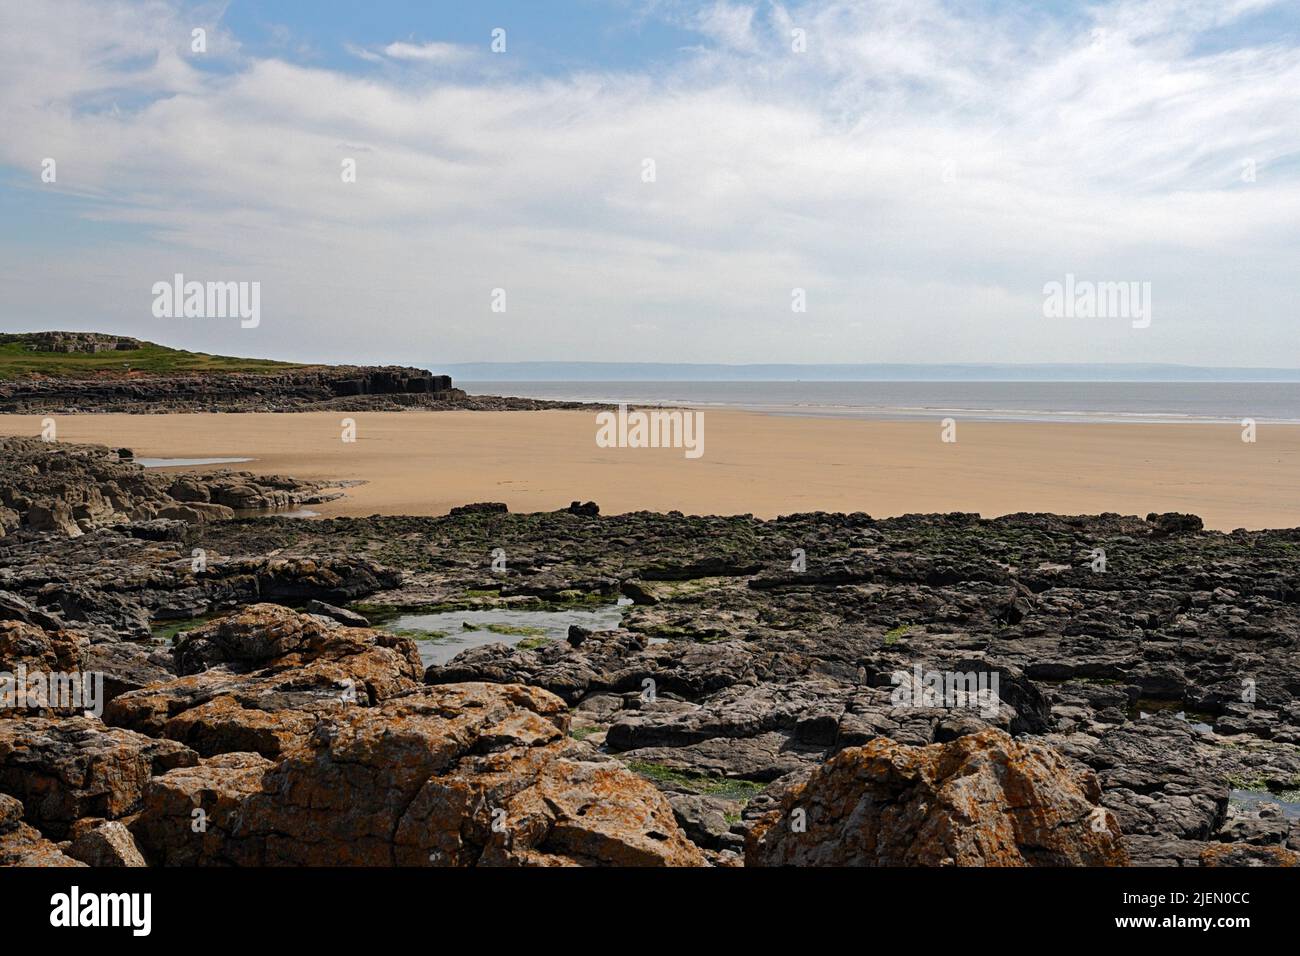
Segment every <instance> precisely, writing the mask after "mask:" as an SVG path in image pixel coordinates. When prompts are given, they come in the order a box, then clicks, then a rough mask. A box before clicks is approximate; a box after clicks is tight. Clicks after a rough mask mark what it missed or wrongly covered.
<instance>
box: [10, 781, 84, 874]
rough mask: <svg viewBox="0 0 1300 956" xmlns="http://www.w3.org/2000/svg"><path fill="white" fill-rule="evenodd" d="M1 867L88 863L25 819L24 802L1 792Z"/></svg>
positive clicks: (79, 864)
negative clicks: (60, 845) (61, 847)
mask: <svg viewBox="0 0 1300 956" xmlns="http://www.w3.org/2000/svg"><path fill="white" fill-rule="evenodd" d="M0 866H85V864H84V863H81V862H80V861H78V860H74V859H72V858H71V857H69V856H66V855H65V854H64V853H63V851H62V850H60V849H59V848H58V847H57V846H56V845H55V844H53V843H51V842H50V841H49V840H47V839H45V837H43V836H41V834H40V831H38V830H37V829H36V828H35V827H31V826H28V825H27V824H26V823H24V822H23V805H22V803H21V802H20V801H18V800H15V799H14V798H13V797H11V796H8V795H7V794H3V793H0Z"/></svg>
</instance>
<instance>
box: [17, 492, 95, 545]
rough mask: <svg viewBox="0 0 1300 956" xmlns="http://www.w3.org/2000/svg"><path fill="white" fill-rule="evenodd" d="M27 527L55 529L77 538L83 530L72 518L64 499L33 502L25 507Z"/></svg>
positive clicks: (34, 529) (41, 529) (40, 529)
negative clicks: (28, 506)
mask: <svg viewBox="0 0 1300 956" xmlns="http://www.w3.org/2000/svg"><path fill="white" fill-rule="evenodd" d="M27 527H29V528H31V529H32V530H33V531H57V532H58V533H59V534H64V535H67V536H68V537H69V538H79V537H81V536H82V535H83V534H85V532H84V531H82V530H81V528H80V527H79V526H78V525H77V522H76V521H74V520H73V517H72V509H71V508H69V507H68V503H67V502H66V501H61V500H58V499H55V500H54V501H51V502H49V503H48V504H34V505H32V506H31V507H30V508H28V509H27Z"/></svg>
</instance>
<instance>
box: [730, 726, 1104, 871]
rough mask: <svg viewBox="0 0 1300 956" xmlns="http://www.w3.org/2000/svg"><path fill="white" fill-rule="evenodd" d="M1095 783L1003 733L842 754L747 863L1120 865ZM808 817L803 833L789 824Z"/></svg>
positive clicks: (751, 843) (790, 806)
mask: <svg viewBox="0 0 1300 956" xmlns="http://www.w3.org/2000/svg"><path fill="white" fill-rule="evenodd" d="M1100 798H1101V788H1100V786H1099V785H1098V783H1097V778H1096V776H1095V775H1094V774H1092V773H1091V772H1089V771H1081V770H1079V769H1077V768H1075V767H1074V766H1073V765H1071V764H1070V763H1068V762H1067V761H1066V760H1065V759H1064V758H1062V757H1061V756H1060V755H1059V754H1057V753H1056V752H1055V751H1053V750H1052V749H1051V748H1049V747H1046V746H1043V745H1042V744H1038V743H1033V742H1022V741H1019V740H1015V739H1013V738H1012V737H1010V736H1009V735H1007V734H1006V733H1004V732H1002V731H1000V730H986V731H983V732H981V733H978V734H973V735H968V736H963V737H959V738H957V739H956V740H953V741H951V742H950V743H944V744H932V745H930V746H926V747H909V746H905V745H903V744H898V743H895V742H894V741H892V740H889V739H886V738H880V739H878V740H874V741H872V742H871V743H869V744H867V745H866V746H865V747H855V748H851V749H848V750H844V751H841V752H840V753H838V754H836V755H835V756H834V757H832V758H831V759H830V761H828V762H827V763H826V764H825V765H824V766H823V767H821V768H819V769H818V770H816V771H814V772H813V774H812V776H811V777H810V778H809V779H808V781H807V782H806V783H805V784H804V785H802V786H800V787H797V788H795V790H794V791H793V792H792V793H791V794H790V795H789V796H788V797H787V798H786V800H784V801H783V803H782V805H781V806H780V807H779V808H778V809H777V810H775V811H773V812H771V813H768V814H766V815H765V816H764V817H763V818H762V819H761V820H760V821H758V822H757V823H756V825H755V826H754V827H753V828H752V829H751V830H750V833H749V838H748V840H747V842H746V847H745V861H746V864H747V865H749V866H789V865H805V866H807V865H811V866H843V865H861V866H900V865H910V866H918V865H919V866H954V865H955V866H1118V865H1123V864H1125V863H1126V862H1127V858H1126V856H1125V852H1124V849H1123V846H1122V843H1121V838H1120V832H1119V827H1118V825H1117V824H1116V823H1115V821H1114V819H1113V818H1112V817H1111V816H1110V815H1109V814H1107V813H1106V811H1105V810H1104V809H1103V808H1102V807H1101V806H1100ZM797 810H801V811H803V814H802V818H803V820H804V821H805V822H806V832H798V829H797V828H796V827H793V826H791V822H792V820H793V814H794V812H795V811H797Z"/></svg>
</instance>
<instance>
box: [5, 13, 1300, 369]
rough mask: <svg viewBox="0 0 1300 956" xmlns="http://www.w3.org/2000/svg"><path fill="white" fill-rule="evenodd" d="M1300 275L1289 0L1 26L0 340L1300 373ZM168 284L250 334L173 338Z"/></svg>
mask: <svg viewBox="0 0 1300 956" xmlns="http://www.w3.org/2000/svg"><path fill="white" fill-rule="evenodd" d="M195 30H202V31H204V33H203V37H204V41H205V42H204V43H203V44H201V46H202V49H201V50H200V49H195V40H194V31H195ZM500 31H503V32H500ZM494 36H496V37H497V42H496V46H497V49H493V44H494ZM502 41H504V42H502ZM502 47H504V48H502ZM48 160H53V161H54V162H53V167H52V169H53V176H52V177H51V176H50V174H49V170H50V169H51V167H50V164H49V163H48V162H47V161H48ZM349 164H351V167H350V168H352V169H354V170H355V179H354V181H350V180H349V179H348V176H347V175H346V172H347V168H349ZM51 178H52V181H50V180H51ZM1298 265H1300V4H1297V3H1296V2H1294V0H1290V2H1272V0H1205V2H1202V0H1144V2H1130V0H1118V2H1099V3H1067V2H1061V0H1055V2H1050V0H1049V2H1023V3H1021V2H1007V0H962V2H944V0H853V2H846V0H810V2H804V3H774V2H767V0H764V2H754V3H747V2H742V0H716V2H715V0H709V2H686V0H643V2H637V0H604V2H597V0H569V2H565V3H559V2H556V3H545V4H543V3H537V2H535V0H520V2H508V3H505V2H500V3H498V2H476V3H473V4H465V3H451V2H446V3H443V2H430V0H422V2H416V0H410V2H382V0H372V2H368V3H353V2H334V0H329V2H310V3H309V2H288V0H269V2H260V3H256V2H247V0H230V2H226V3H220V2H199V3H193V2H171V0H142V2H130V3H127V2H115V0H43V2H30V3H8V2H7V3H4V4H3V5H0V330H3V331H24V330H32V329H69V330H98V331H109V332H116V333H122V334H127V335H134V336H137V337H140V338H145V339H149V340H151V341H156V342H162V343H164V344H168V345H174V346H177V347H183V348H188V349H196V350H203V351H211V352H219V353H223V354H235V355H256V356H266V357H274V358H283V359H293V360H299V361H339V362H358V363H372V362H379V363H397V364H415V365H420V366H425V367H436V366H437V365H438V364H439V363H450V362H470V361H542V360H555V361H579V360H583V361H617V362H722V363H749V362H817V363H828V362H860V363H869V362H908V363H926V362H936V363H952V362H961V363H969V362H1142V363H1152V362H1155V363H1180V364H1195V365H1214V366H1228V365H1237V366H1297V365H1300V361H1297V359H1296V358H1295V357H1296V356H1297V354H1300V314H1298V311H1300V310H1298V307H1297V306H1298V303H1300V295H1298V294H1297V292H1300V288H1298V286H1300V278H1297V276H1298V275H1300V269H1298V268H1297V266H1298ZM178 273H179V274H181V275H183V276H184V277H185V279H186V280H190V281H199V282H246V283H250V284H251V283H257V284H258V288H259V293H260V317H259V322H258V323H257V325H256V327H247V328H246V327H243V325H244V323H241V322H240V321H239V320H238V318H229V317H224V316H220V315H215V316H214V315H209V316H205V317H189V318H184V317H167V316H162V317H159V316H158V315H156V314H155V313H156V310H155V308H154V306H155V292H154V286H155V283H158V282H161V281H165V282H170V281H171V280H172V278H173V276H174V275H176V274H178ZM1067 276H1072V277H1074V278H1073V280H1072V281H1074V282H1075V283H1115V282H1122V283H1129V282H1132V283H1137V284H1138V285H1137V286H1134V287H1133V288H1134V294H1135V296H1136V295H1137V293H1138V290H1145V291H1146V296H1144V297H1143V301H1147V302H1148V303H1149V305H1150V310H1149V313H1148V314H1147V315H1146V317H1145V320H1141V317H1140V316H1139V317H1137V318H1134V317H1132V316H1130V315H1128V314H1119V315H1115V314H1106V310H1105V309H1100V310H1094V312H1093V313H1088V312H1087V310H1083V309H1081V310H1080V313H1081V314H1070V313H1069V312H1067V313H1066V314H1065V315H1061V314H1059V311H1058V312H1056V313H1053V311H1052V310H1051V309H1049V308H1047V307H1046V306H1045V302H1046V300H1047V298H1048V296H1047V293H1046V289H1047V288H1048V287H1049V285H1050V284H1051V283H1061V284H1064V283H1065V282H1066V281H1067ZM1148 297H1149V298H1148ZM799 303H801V304H802V306H803V309H802V311H797V310H796V308H797V305H798V304H799ZM503 305H504V310H503V311H502V306H503ZM1098 311H1100V313H1101V314H1096V313H1097V312H1098Z"/></svg>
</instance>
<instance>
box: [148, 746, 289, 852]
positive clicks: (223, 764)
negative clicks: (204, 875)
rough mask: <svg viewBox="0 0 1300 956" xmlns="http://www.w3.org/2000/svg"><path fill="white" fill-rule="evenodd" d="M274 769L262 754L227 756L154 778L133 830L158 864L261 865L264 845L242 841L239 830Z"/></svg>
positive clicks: (149, 785) (219, 756)
mask: <svg viewBox="0 0 1300 956" xmlns="http://www.w3.org/2000/svg"><path fill="white" fill-rule="evenodd" d="M274 766H275V765H274V764H273V763H272V762H271V761H270V760H267V759H265V758H264V757H260V756H258V755H257V754H252V753H227V754H220V755H218V756H215V757H208V758H206V759H203V760H200V761H198V762H197V763H196V764H194V765H193V766H191V767H183V768H180V769H177V770H172V771H170V772H169V773H165V774H162V775H160V776H157V777H154V778H153V779H152V780H150V781H149V783H148V784H147V785H146V787H145V792H144V797H143V800H142V807H141V811H140V813H139V814H138V815H137V816H136V818H135V820H134V821H133V822H132V823H131V831H132V833H133V835H134V836H135V837H136V839H137V841H138V842H139V845H140V846H141V847H143V848H144V849H145V852H146V853H148V855H149V857H150V859H151V860H152V861H153V862H154V863H156V864H158V865H164V866H199V865H204V866H236V865H240V864H246V865H256V864H257V863H258V862H259V861H260V859H261V852H260V849H259V847H258V841H257V840H256V839H252V840H248V841H246V842H245V841H242V840H241V839H240V837H238V836H237V835H236V833H235V831H236V830H237V829H239V828H240V827H241V826H242V808H243V806H244V801H245V800H246V799H247V798H249V797H250V796H252V795H253V794H255V793H259V792H261V789H262V779H263V777H265V776H266V774H267V772H268V771H270V770H271V768H272V767H274Z"/></svg>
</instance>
